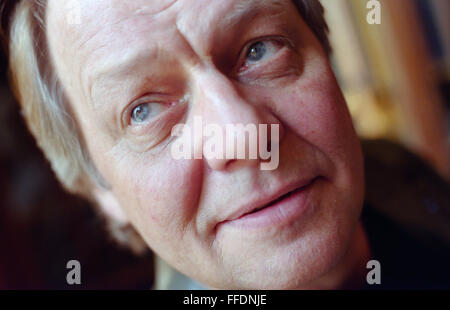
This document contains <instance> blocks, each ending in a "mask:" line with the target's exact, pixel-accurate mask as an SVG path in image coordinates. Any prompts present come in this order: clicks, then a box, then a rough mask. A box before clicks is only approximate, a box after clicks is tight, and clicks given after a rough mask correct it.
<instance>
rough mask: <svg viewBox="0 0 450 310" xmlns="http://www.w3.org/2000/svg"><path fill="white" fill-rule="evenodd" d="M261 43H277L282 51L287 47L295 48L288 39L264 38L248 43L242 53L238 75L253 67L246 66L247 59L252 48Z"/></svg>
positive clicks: (278, 37)
mask: <svg viewBox="0 0 450 310" xmlns="http://www.w3.org/2000/svg"><path fill="white" fill-rule="evenodd" d="M259 42H271V43H275V44H276V45H279V47H280V49H282V48H283V47H285V46H287V47H290V48H293V44H292V43H291V41H290V40H289V39H288V38H286V37H280V36H269V37H262V38H258V39H254V40H252V41H251V42H249V43H247V44H246V45H245V48H244V49H243V51H242V52H241V55H240V60H239V64H240V65H239V66H238V73H241V72H243V71H245V69H247V68H249V67H251V65H248V66H245V61H246V57H247V55H248V53H249V52H250V49H251V47H252V46H253V45H255V44H256V43H259ZM275 54H276V53H275Z"/></svg>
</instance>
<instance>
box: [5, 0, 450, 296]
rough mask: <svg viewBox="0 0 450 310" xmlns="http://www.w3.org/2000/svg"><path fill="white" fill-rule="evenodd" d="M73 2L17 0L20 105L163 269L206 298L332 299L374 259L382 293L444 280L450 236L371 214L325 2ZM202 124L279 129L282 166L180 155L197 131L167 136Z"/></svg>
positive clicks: (15, 64)
mask: <svg viewBox="0 0 450 310" xmlns="http://www.w3.org/2000/svg"><path fill="white" fill-rule="evenodd" d="M71 3H72V2H71ZM75 4H76V5H75V6H74V5H72V6H70V7H68V6H67V3H66V1H60V0H48V1H19V4H18V5H17V7H18V8H17V9H16V11H15V15H14V17H13V19H12V28H11V32H10V35H9V36H10V41H11V42H10V45H9V51H10V58H11V67H12V77H13V82H14V84H15V87H16V90H17V91H16V93H17V95H18V99H19V101H20V102H21V105H22V107H23V110H24V115H25V118H26V120H27V122H28V125H29V127H30V129H31V131H32V132H33V134H34V135H35V137H36V139H37V140H38V142H39V145H40V146H41V148H42V149H43V150H44V153H45V154H46V155H47V157H48V158H49V160H50V162H51V163H52V165H53V168H54V170H55V172H56V174H57V176H58V177H59V178H60V180H61V182H62V183H63V184H64V185H65V187H66V188H68V189H69V190H71V191H73V192H76V193H79V194H82V195H84V196H85V197H89V198H91V199H93V200H94V201H95V202H96V203H97V204H98V205H99V206H100V208H101V210H103V212H104V213H105V214H106V215H107V216H108V217H109V218H111V219H112V220H114V221H116V222H118V223H122V224H123V225H130V226H132V227H133V229H134V230H135V231H137V233H138V235H139V236H140V237H141V238H142V239H143V240H144V241H145V243H146V244H147V245H148V246H149V247H150V248H151V249H152V250H153V251H154V252H155V254H157V255H158V256H159V257H160V258H161V259H162V260H163V261H165V262H167V263H168V265H170V266H172V267H173V268H174V269H176V270H178V271H180V272H181V273H183V274H184V275H186V276H187V277H189V278H192V279H194V280H196V281H198V282H200V283H202V285H204V286H205V287H211V288H227V289H236V288H238V289H255V288H256V289H301V288H311V289H336V288H358V287H364V285H367V282H366V281H367V278H366V274H367V272H368V271H369V270H368V269H367V263H368V262H369V261H370V260H372V259H375V260H378V262H379V263H380V266H381V285H383V284H384V285H385V286H384V287H399V288H406V287H408V286H409V285H410V286H412V287H448V286H450V280H448V277H444V276H443V275H445V274H447V276H448V272H449V267H448V263H447V264H445V263H442V262H443V261H442V260H443V259H445V258H448V239H447V240H445V237H443V238H441V237H442V236H438V237H436V238H438V239H439V238H441V239H444V240H441V239H439V240H440V241H439V242H441V241H442V242H441V243H439V244H438V243H434V245H433V246H432V245H430V244H429V243H427V242H426V243H424V244H425V245H424V244H422V243H419V242H418V241H417V242H416V241H414V242H413V240H416V239H414V238H413V237H410V236H409V235H408V234H406V233H404V231H403V230H400V229H397V226H396V225H395V224H392V223H394V222H391V220H384V217H383V216H381V215H379V214H378V213H376V212H375V211H367V212H368V213H369V215H370V216H369V215H367V216H363V217H362V218H361V212H362V210H363V205H364V206H366V205H367V203H366V204H365V203H364V198H365V175H364V160H363V153H362V150H361V145H360V142H359V140H358V138H357V136H356V134H355V131H354V128H353V125H352V121H351V117H350V115H349V112H348V109H347V106H346V102H345V100H344V98H343V95H342V93H341V90H340V88H339V86H338V84H337V82H336V79H335V76H334V74H333V72H332V69H331V67H330V63H329V59H328V56H329V53H330V48H329V45H328V41H327V37H326V31H327V29H326V24H325V22H324V20H323V10H322V7H321V6H320V4H319V3H318V1H315V0H309V1H308V0H297V1H291V0H265V1H264V0H227V1H225V0H213V1H211V0H196V1H194V0H178V1H173V0H159V1H149V0H136V1H120V0H95V1H93V0H80V1H76V2H75ZM36 16H40V17H41V18H36ZM39 22H41V23H42V24H39ZM198 118H201V120H202V122H203V125H204V126H207V125H216V126H219V128H222V129H225V128H226V126H227V125H229V124H243V125H249V124H254V125H261V124H266V125H270V126H268V127H267V128H268V130H269V131H271V130H274V128H277V130H278V137H276V139H274V141H275V140H276V141H275V142H276V145H275V147H277V148H279V164H278V165H277V167H276V169H272V170H263V169H261V166H260V163H261V162H263V161H264V160H263V159H261V158H256V159H251V158H241V157H238V156H231V157H230V156H226V157H224V158H215V157H211V156H209V157H208V156H203V157H198V158H197V157H196V158H195V159H176V158H174V156H173V153H172V146H173V144H175V143H176V142H177V141H179V140H180V139H184V138H186V137H183V135H184V134H183V135H182V136H174V135H172V134H171V132H172V128H174V126H175V125H177V124H185V125H187V126H191V127H194V126H195V125H194V120H195V119H198ZM72 120H73V121H72ZM72 125H73V126H72ZM70 126H72V127H70ZM227 134H228V135H229V133H228V132H227ZM234 134H236V135H238V134H237V133H236V132H235V133H234ZM258 134H259V135H261V134H262V133H261V132H259V133H258ZM266 136H270V134H267V135H266ZM226 138H227V139H231V140H233V141H234V139H237V140H238V139H239V138H241V137H238V136H235V137H233V136H232V137H229V136H227V137H226ZM209 139H212V138H211V137H210V138H209ZM207 141H208V137H205V138H204V141H203V142H204V143H206V142H207ZM274 141H271V142H274ZM247 142H248V141H247ZM248 143H249V144H248V145H246V147H247V146H249V145H250V142H248ZM370 146H371V147H372V149H373V148H375V150H376V146H373V145H369V147H370ZM194 148H195V149H194V150H193V152H194V153H200V154H201V153H202V152H203V153H205V148H204V144H194ZM392 149H396V150H397V148H395V147H392ZM398 152H400V153H401V154H403V155H401V156H409V155H406V153H402V152H403V151H398ZM400 153H399V154H400ZM395 156H398V155H395ZM395 156H394V158H395ZM401 158H403V157H401ZM411 158H412V157H411ZM411 160H413V161H414V162H415V163H417V164H418V165H419V166H421V163H420V162H416V161H415V157H414V158H412V159H411ZM394 164H396V163H394ZM380 167H382V166H380ZM414 167H416V166H411V167H410V169H411V168H412V169H415V168H414ZM421 167H422V166H421ZM423 169H425V170H426V169H427V168H426V167H424V168H423ZM378 170H379V171H377V173H378V172H381V171H382V168H379V169H378ZM426 171H428V170H426ZM427 173H428V174H429V175H430V178H431V179H433V180H436V182H437V184H439V185H438V187H439V188H441V189H443V190H444V192H445V190H446V189H448V187H447V184H445V183H444V182H443V181H442V180H439V179H436V178H435V175H434V174H433V173H432V172H431V171H428V172H427ZM378 175H379V174H378ZM382 179H383V180H384V182H385V183H387V182H388V181H389V180H385V179H384V177H382ZM396 181H398V182H399V183H401V182H403V181H404V180H401V178H399V179H397V180H396ZM382 183H383V182H382ZM443 184H444V185H443ZM411 188H412V187H411ZM433 188H436V187H433ZM368 192H372V191H371V189H370V188H369V190H368ZM445 199H447V200H443V201H444V202H445V203H448V201H449V200H448V195H447V196H445ZM433 201H434V200H433ZM445 203H440V205H439V206H442V210H443V207H447V206H448V205H447V206H445V205H444V204H445ZM397 204H400V205H402V204H403V202H402V201H398V202H397ZM387 205H388V201H386V204H385V206H387ZM365 209H367V210H371V209H369V207H368V206H367V207H365ZM385 209H386V208H385ZM438 209H439V208H438ZM404 210H406V211H405V212H406V214H413V213H414V212H415V211H413V209H411V210H408V209H407V208H406V209H405V208H403V211H404ZM388 211H389V212H390V211H392V210H390V209H388ZM370 212H372V213H370ZM389 212H387V213H389ZM408 212H410V213H408ZM442 212H447V213H444V214H446V216H447V222H446V223H447V224H448V208H447V209H446V210H445V211H442ZM391 213H392V212H391ZM439 214H441V213H439ZM412 218H413V219H415V217H412ZM403 222H405V221H403ZM412 222H414V221H410V222H408V223H412ZM441 224H442V222H439V224H437V226H439V225H441ZM425 226H426V225H425ZM427 227H428V228H429V226H426V228H427ZM424 229H425V228H424ZM405 231H406V230H405ZM441 232H442V231H441ZM446 232H447V233H448V230H447V231H446ZM436 235H439V234H436ZM441 235H444V236H447V237H448V234H447V235H445V234H443V233H442V234H441ZM399 236H400V237H399ZM427 236H428V235H427ZM433 236H434V235H433ZM433 238H434V237H433ZM417 239H418V240H421V238H417ZM427 240H430V239H429V238H428V239H427ZM432 240H435V239H432ZM436 240H437V239H436ZM395 242H397V243H395ZM408 242H409V243H408ZM411 242H412V243H411ZM445 242H447V243H445ZM444 244H445V246H443V245H444ZM383 247H385V248H383ZM380 249H384V250H380ZM405 249H406V250H405ZM415 250H417V251H418V252H415ZM408 251H409V252H408ZM421 251H422V252H421ZM423 251H426V253H423ZM433 251H434V252H433ZM443 251H446V252H443ZM424 254H425V256H426V255H429V257H427V258H426V259H422V258H423V257H424ZM397 255H403V256H397ZM406 255H411V256H406ZM446 255H447V256H446ZM419 258H420V259H419ZM428 258H429V259H428ZM431 258H432V259H431ZM408 259H410V260H411V261H410V262H409V261H407V260H408ZM373 266H376V267H377V268H379V267H380V266H379V265H376V264H375V265H373ZM405 266H408V268H409V267H411V266H412V267H411V268H409V269H408V268H407V269H405ZM397 268H398V269H397ZM440 268H445V269H440ZM399 270H402V271H399ZM424 275H426V276H424ZM383 281H384V282H383ZM390 281H391V282H390ZM376 282H377V283H378V284H377V283H376V284H374V286H375V287H376V286H377V285H380V284H379V281H378V280H377V281H376Z"/></svg>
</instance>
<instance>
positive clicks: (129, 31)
mask: <svg viewBox="0 0 450 310" xmlns="http://www.w3.org/2000/svg"><path fill="white" fill-rule="evenodd" d="M70 3H73V2H70ZM75 3H77V5H75V6H74V5H70V6H69V5H67V3H66V2H65V1H60V0H49V2H48V8H47V32H48V33H50V46H51V50H52V52H56V54H57V55H58V56H60V57H62V58H61V59H64V60H56V62H57V67H65V66H66V64H65V63H67V62H70V63H71V65H72V66H73V63H74V62H75V63H76V64H78V65H77V66H78V68H77V69H76V70H79V71H80V72H77V73H75V74H76V75H77V76H79V77H80V79H81V76H82V75H83V73H82V72H84V71H88V72H87V73H86V72H85V73H86V74H88V78H87V79H86V78H83V79H81V80H82V81H81V83H82V84H85V83H86V84H89V82H88V81H86V80H92V79H93V76H96V75H99V74H102V72H108V73H109V71H111V69H114V70H115V71H119V70H120V68H121V67H123V70H122V71H127V72H130V69H131V68H130V66H129V63H130V62H131V61H130V59H136V58H138V57H140V56H141V55H142V54H146V55H144V56H145V57H146V58H148V57H150V55H149V54H150V53H153V54H152V55H151V57H153V58H152V59H156V58H157V57H159V56H160V55H161V54H164V55H167V54H168V53H159V52H161V51H166V52H167V50H168V49H171V52H173V51H174V53H169V54H172V55H173V54H176V55H177V56H178V55H179V54H181V53H180V52H177V51H181V50H183V51H184V52H186V51H187V50H189V49H191V52H192V54H195V53H196V52H199V51H205V50H208V47H206V45H207V44H212V42H214V44H215V46H216V48H218V47H217V46H218V45H220V39H219V38H222V37H224V36H226V35H227V32H228V31H229V30H230V29H231V28H232V27H233V26H234V27H233V29H234V30H235V31H236V29H237V30H239V27H240V24H241V23H243V24H245V25H246V26H248V25H247V22H248V21H249V20H251V19H252V18H253V17H256V16H259V15H263V17H264V18H266V17H267V18H270V17H271V16H276V15H280V14H283V13H284V12H287V11H288V10H286V7H287V5H291V4H292V3H291V2H290V0H227V1H223V0H135V1H123V0H96V1H92V0H78V1H76V2H75ZM290 8H292V6H291V7H290ZM74 14H75V15H76V14H78V15H79V18H78V20H79V21H80V23H79V24H71V23H69V22H68V21H69V17H71V18H72V19H73V16H74ZM279 19H280V20H282V18H279ZM260 27H261V25H260ZM223 44H225V43H223ZM186 46H187V47H188V48H186ZM144 52H145V53H144ZM137 54H139V55H137ZM197 54H198V53H197ZM57 58H58V57H57ZM58 62H59V64H58ZM121 64H124V65H123V66H121ZM86 68H89V70H86ZM73 69H74V68H66V70H65V71H72V70H73ZM82 88H84V89H87V88H89V86H88V85H83V86H82Z"/></svg>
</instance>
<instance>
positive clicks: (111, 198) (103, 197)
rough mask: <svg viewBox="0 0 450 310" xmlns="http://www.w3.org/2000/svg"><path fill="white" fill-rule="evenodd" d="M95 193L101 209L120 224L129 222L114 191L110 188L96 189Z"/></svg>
mask: <svg viewBox="0 0 450 310" xmlns="http://www.w3.org/2000/svg"><path fill="white" fill-rule="evenodd" d="M93 195H94V197H95V200H96V201H97V204H98V206H99V207H100V209H101V210H102V211H103V212H104V213H105V214H106V215H107V216H108V217H111V218H113V219H114V220H115V221H116V222H117V223H119V224H123V225H125V224H128V222H129V221H128V218H127V216H126V215H125V212H124V211H123V209H122V207H121V206H120V204H119V201H118V200H117V198H116V196H115V195H114V193H113V192H112V191H110V190H104V189H98V188H96V189H94V191H93Z"/></svg>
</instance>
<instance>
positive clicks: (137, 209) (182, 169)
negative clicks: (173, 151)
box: [111, 154, 202, 245]
mask: <svg viewBox="0 0 450 310" xmlns="http://www.w3.org/2000/svg"><path fill="white" fill-rule="evenodd" d="M199 164H200V163H199V161H188V160H186V161H185V160H173V159H172V157H171V156H170V154H158V156H156V157H150V156H147V155H146V154H140V155H139V156H137V157H134V156H132V155H128V157H127V159H126V160H124V161H122V162H120V163H119V164H118V165H116V166H113V167H111V169H115V170H116V173H115V177H114V184H113V188H114V189H117V191H116V190H114V192H115V193H116V195H117V196H118V197H119V200H120V202H121V205H122V206H123V208H124V209H125V212H126V213H127V214H128V215H129V217H130V220H131V221H132V222H133V224H134V225H135V226H136V227H137V229H138V230H139V231H140V232H141V234H142V235H143V236H144V237H145V238H146V239H147V241H148V242H149V243H152V242H155V241H154V240H161V239H166V238H167V237H168V236H171V239H178V238H180V237H181V236H182V235H183V233H185V232H186V229H187V228H188V227H190V224H191V223H192V222H193V221H194V217H195V214H196V210H197V209H196V207H197V204H198V200H199V197H200V193H201V184H202V174H201V169H200V167H198V165H199ZM150 240H152V241H151V242H150ZM178 240H181V239H178ZM156 242H157V241H156ZM150 245H152V244H150Z"/></svg>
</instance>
